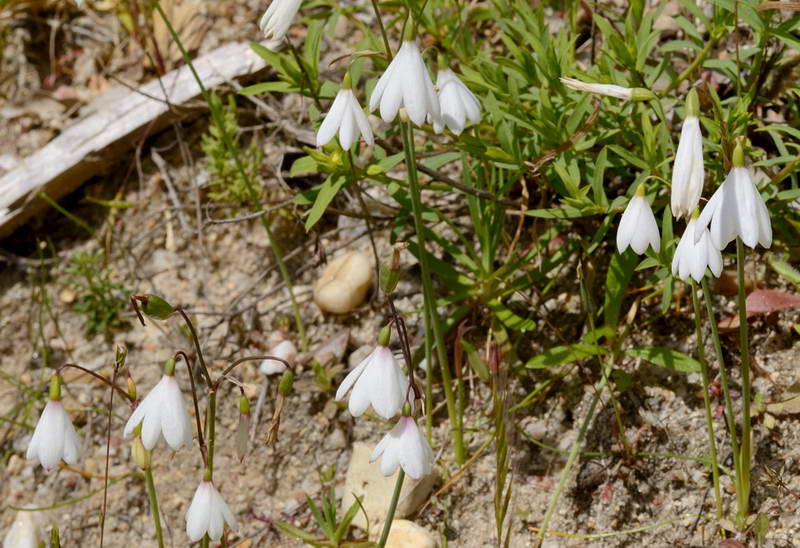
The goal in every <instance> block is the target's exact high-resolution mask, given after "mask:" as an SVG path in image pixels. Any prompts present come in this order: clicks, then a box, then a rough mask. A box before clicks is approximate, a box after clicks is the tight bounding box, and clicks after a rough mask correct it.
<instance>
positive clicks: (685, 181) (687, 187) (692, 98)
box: [670, 89, 705, 219]
mask: <svg viewBox="0 0 800 548" xmlns="http://www.w3.org/2000/svg"><path fill="white" fill-rule="evenodd" d="M698 112H699V106H698V99H697V92H696V91H695V90H694V89H693V90H691V91H690V92H689V96H688V97H687V99H686V113H687V114H686V119H685V120H684V121H683V126H682V127H681V138H680V141H678V151H677V152H676V153H675V164H674V165H673V167H672V197H671V200H670V205H671V206H672V214H673V215H674V216H675V218H676V219H680V218H681V217H683V216H684V215H685V216H687V217H688V216H689V215H691V214H692V211H694V208H696V207H697V204H698V203H700V194H702V192H703V180H704V178H705V169H704V166H703V135H702V133H701V132H700V120H699V119H698V118H697V114H698Z"/></svg>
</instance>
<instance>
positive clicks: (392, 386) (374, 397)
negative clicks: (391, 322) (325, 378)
mask: <svg viewBox="0 0 800 548" xmlns="http://www.w3.org/2000/svg"><path fill="white" fill-rule="evenodd" d="M388 333H389V331H388V329H387V328H384V329H383V330H382V331H381V335H380V336H379V337H378V346H376V347H375V350H373V351H372V352H371V353H370V355H369V356H367V357H366V358H365V359H364V360H363V361H362V362H361V363H360V364H358V365H357V366H356V368H355V369H353V370H352V371H350V373H348V374H347V376H346V377H345V378H344V380H343V381H342V384H341V385H339V389H338V390H337V391H336V400H337V401H340V400H342V399H343V398H344V397H345V395H346V394H347V392H348V391H349V390H350V388H352V389H353V393H352V394H350V400H349V402H348V408H349V409H350V414H351V415H353V416H354V417H358V416H360V415H361V414H362V413H364V411H366V410H367V407H369V406H370V404H372V408H373V409H374V410H375V412H376V413H377V414H378V415H380V416H381V417H383V418H384V419H390V418H392V417H393V416H395V415H396V414H397V413H398V412H399V411H400V409H402V407H403V402H404V401H405V397H406V392H407V391H408V379H406V376H405V375H404V374H403V372H402V371H401V370H400V367H399V366H398V365H397V362H396V361H395V359H394V356H392V351H391V350H389V348H388V347H387V346H386V345H388V344H389V335H388Z"/></svg>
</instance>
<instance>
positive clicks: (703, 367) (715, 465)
mask: <svg viewBox="0 0 800 548" xmlns="http://www.w3.org/2000/svg"><path fill="white" fill-rule="evenodd" d="M691 287H692V306H693V307H694V328H695V333H696V334H697V356H698V357H699V358H700V374H701V375H702V377H703V403H704V404H705V408H706V425H707V426H708V448H709V451H710V452H711V477H712V479H713V482H714V499H715V500H716V504H717V519H718V520H720V519H722V496H721V494H720V489H719V462H718V459H717V440H716V438H715V437H714V418H713V414H712V413H711V397H710V396H709V393H708V364H707V363H706V350H705V342H704V341H703V328H702V325H701V311H700V300H699V299H698V298H697V284H696V283H695V282H694V280H691Z"/></svg>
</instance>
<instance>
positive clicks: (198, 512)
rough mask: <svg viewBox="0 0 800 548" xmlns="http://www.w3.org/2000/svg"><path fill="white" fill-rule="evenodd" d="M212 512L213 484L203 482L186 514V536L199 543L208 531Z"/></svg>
mask: <svg viewBox="0 0 800 548" xmlns="http://www.w3.org/2000/svg"><path fill="white" fill-rule="evenodd" d="M210 511H211V484H210V483H209V482H207V481H203V482H201V483H200V485H199V486H198V487H197V489H196V490H195V492H194V497H193V498H192V503H191V504H190V505H189V510H188V511H187V512H186V534H187V535H188V537H189V538H190V539H191V540H192V541H194V542H197V541H198V540H200V539H201V538H203V535H205V534H206V532H207V531H208V523H209V512H210Z"/></svg>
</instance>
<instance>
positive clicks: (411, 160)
mask: <svg viewBox="0 0 800 548" xmlns="http://www.w3.org/2000/svg"><path fill="white" fill-rule="evenodd" d="M401 128H402V132H403V149H404V152H405V157H406V158H405V159H406V168H407V170H408V186H409V195H410V196H411V207H412V209H413V213H414V228H415V230H416V233H417V244H418V247H419V250H418V251H419V264H420V267H421V270H422V276H421V278H422V297H423V306H424V309H425V310H424V314H423V318H424V321H425V338H426V340H427V339H428V338H429V337H430V334H431V328H432V330H433V336H434V339H435V341H436V358H437V361H438V362H439V368H440V369H441V373H442V384H443V385H444V394H445V398H446V399H447V414H448V416H449V418H450V424H451V428H452V437H453V445H454V446H455V453H456V455H455V456H456V463H458V464H459V465H461V464H464V461H465V458H466V455H465V451H464V431H463V429H462V427H461V417H459V415H458V412H457V411H456V402H455V397H454V395H453V385H452V377H451V375H450V365H449V363H448V361H447V352H446V348H445V344H444V333H443V331H442V325H441V322H440V321H439V317H438V312H437V311H436V296H435V295H434V293H433V284H432V282H431V268H430V264H429V262H428V250H427V247H426V245H425V227H424V225H423V223H422V197H421V192H420V188H419V179H418V178H417V169H416V165H417V158H416V151H415V150H414V130H413V127H412V126H411V122H406V123H402V124H401ZM426 354H427V352H426ZM430 363H431V362H430V361H429V362H428V364H429V367H430ZM430 377H431V375H428V378H430ZM429 401H430V400H429ZM429 415H430V414H429Z"/></svg>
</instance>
